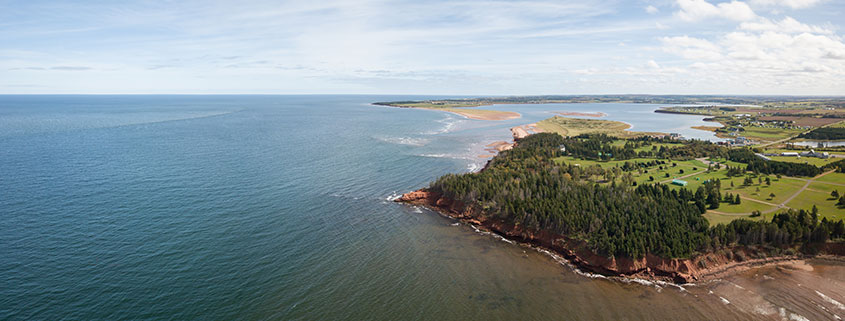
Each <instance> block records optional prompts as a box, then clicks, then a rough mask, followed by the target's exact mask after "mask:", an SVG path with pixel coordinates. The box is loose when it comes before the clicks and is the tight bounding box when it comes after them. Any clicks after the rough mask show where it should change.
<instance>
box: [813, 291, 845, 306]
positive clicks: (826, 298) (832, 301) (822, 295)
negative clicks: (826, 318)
mask: <svg viewBox="0 0 845 321" xmlns="http://www.w3.org/2000/svg"><path fill="white" fill-rule="evenodd" d="M816 294H818V295H819V296H820V297H822V299H824V300H825V301H827V303H830V304H833V305H834V306H836V308H838V309H839V310H845V305H843V304H842V303H841V302H839V301H836V300H834V299H833V298H831V297H829V296H827V295H825V294H824V293H821V292H819V291H816Z"/></svg>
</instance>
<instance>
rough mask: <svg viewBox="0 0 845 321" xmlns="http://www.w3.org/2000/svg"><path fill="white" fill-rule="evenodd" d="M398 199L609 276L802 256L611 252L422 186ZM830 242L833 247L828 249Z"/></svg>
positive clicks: (721, 270) (678, 278) (737, 251)
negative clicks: (512, 221)
mask: <svg viewBox="0 0 845 321" xmlns="http://www.w3.org/2000/svg"><path fill="white" fill-rule="evenodd" d="M396 201H397V202H404V203H411V204H416V205H423V206H427V207H430V208H433V209H436V210H437V211H439V212H441V213H443V214H444V215H448V216H450V217H453V218H455V219H459V220H461V221H464V222H466V223H469V224H473V225H477V226H480V227H483V228H486V229H488V230H490V231H492V232H494V233H497V234H499V235H502V236H504V237H506V238H509V239H513V240H517V241H521V242H525V243H530V244H532V245H535V246H540V247H543V248H546V249H550V250H553V251H555V252H557V253H558V254H560V255H562V256H563V257H565V258H566V259H568V260H569V261H570V262H571V263H572V264H573V265H575V266H577V267H578V268H579V269H581V270H584V271H588V272H592V273H598V274H602V275H607V276H622V277H636V278H644V279H650V280H661V281H670V282H675V283H681V284H683V283H690V282H696V281H701V280H706V279H710V278H715V277H720V276H721V275H723V274H726V273H728V272H730V271H732V270H736V269H739V268H744V267H745V268H747V267H751V266H755V265H763V264H769V263H774V262H779V261H787V260H795V259H799V258H798V257H794V256H781V257H766V254H765V253H763V252H761V251H757V250H754V249H750V248H745V247H736V248H733V249H725V250H720V251H717V252H714V253H705V254H701V255H698V256H696V257H694V258H690V259H665V258H661V257H658V256H655V255H651V254H648V255H646V256H645V257H643V258H639V259H630V258H614V257H611V258H608V257H606V256H603V255H599V254H597V253H594V252H593V251H592V250H590V249H589V248H588V246H587V244H586V243H585V242H583V241H579V240H575V239H571V238H568V237H566V236H564V235H560V234H557V233H554V232H551V231H547V230H539V231H536V230H528V229H525V228H523V227H522V226H519V225H514V224H510V223H506V222H504V221H501V220H498V219H495V218H490V217H487V216H485V215H484V213H479V212H476V211H473V210H472V209H469V208H467V207H466V206H465V205H464V204H463V203H461V202H457V201H453V200H450V199H448V198H445V197H442V196H441V195H440V194H438V193H435V192H431V191H428V190H426V189H421V190H418V191H414V192H410V193H406V194H404V195H402V197H400V198H398V199H397V200H396ZM828 247H830V249H828ZM844 249H845V246H841V245H837V244H828V245H825V246H823V249H822V251H824V252H830V253H831V254H836V252H843V250H844Z"/></svg>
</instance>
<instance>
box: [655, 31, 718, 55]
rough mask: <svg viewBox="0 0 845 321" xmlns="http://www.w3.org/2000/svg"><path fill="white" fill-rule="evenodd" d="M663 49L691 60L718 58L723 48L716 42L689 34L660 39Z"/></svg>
mask: <svg viewBox="0 0 845 321" xmlns="http://www.w3.org/2000/svg"><path fill="white" fill-rule="evenodd" d="M660 40H661V42H662V43H663V50H664V51H666V52H669V53H673V54H676V55H679V56H681V57H683V58H685V59H690V60H718V59H721V58H722V53H721V51H722V49H721V48H720V47H719V46H717V45H716V44H714V43H712V42H710V41H708V40H705V39H699V38H694V37H689V36H680V37H664V38H661V39H660Z"/></svg>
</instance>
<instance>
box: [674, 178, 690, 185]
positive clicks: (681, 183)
mask: <svg viewBox="0 0 845 321" xmlns="http://www.w3.org/2000/svg"><path fill="white" fill-rule="evenodd" d="M672 184H675V185H678V186H687V181H683V180H680V179H673V180H672Z"/></svg>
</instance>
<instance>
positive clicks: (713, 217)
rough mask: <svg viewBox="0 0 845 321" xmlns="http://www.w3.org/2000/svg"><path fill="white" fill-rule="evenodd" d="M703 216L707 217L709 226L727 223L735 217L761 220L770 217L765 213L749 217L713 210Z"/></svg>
mask: <svg viewBox="0 0 845 321" xmlns="http://www.w3.org/2000/svg"><path fill="white" fill-rule="evenodd" d="M703 216H704V218H706V219H707V221H708V222H710V226H714V225H719V224H728V223H730V222H731V221H733V220H736V219H740V218H744V219H748V220H753V221H758V220H762V219H766V220H770V219H771V218H770V217H767V216H766V215H763V216H758V217H751V216H747V215H741V216H740V215H725V214H716V213H713V212H707V213H705V214H704V215H703Z"/></svg>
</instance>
